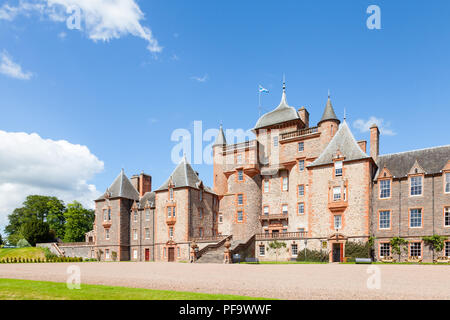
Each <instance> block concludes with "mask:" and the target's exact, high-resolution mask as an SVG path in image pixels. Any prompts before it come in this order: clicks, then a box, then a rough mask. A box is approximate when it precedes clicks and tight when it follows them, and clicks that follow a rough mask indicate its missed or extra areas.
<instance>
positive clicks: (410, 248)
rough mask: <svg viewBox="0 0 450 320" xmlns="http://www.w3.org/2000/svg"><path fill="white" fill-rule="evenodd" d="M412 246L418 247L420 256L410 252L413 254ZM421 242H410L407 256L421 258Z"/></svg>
mask: <svg viewBox="0 0 450 320" xmlns="http://www.w3.org/2000/svg"><path fill="white" fill-rule="evenodd" d="M413 245H419V248H420V249H419V250H420V255H417V254H414V255H413V254H412V252H413ZM422 249H423V248H422V242H410V244H409V256H410V257H420V258H421V257H422V254H423V252H422ZM414 250H417V248H414Z"/></svg>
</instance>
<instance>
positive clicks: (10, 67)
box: [0, 51, 33, 80]
mask: <svg viewBox="0 0 450 320" xmlns="http://www.w3.org/2000/svg"><path fill="white" fill-rule="evenodd" d="M0 73H2V74H4V75H7V76H9V77H12V78H15V79H20V80H30V79H31V77H32V76H33V74H32V73H31V72H24V71H22V67H21V66H20V65H19V64H18V63H15V62H14V61H13V60H12V58H11V57H10V56H9V54H8V53H7V52H6V51H3V52H2V53H1V54H0Z"/></svg>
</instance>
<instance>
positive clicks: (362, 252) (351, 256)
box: [345, 241, 371, 262]
mask: <svg viewBox="0 0 450 320" xmlns="http://www.w3.org/2000/svg"><path fill="white" fill-rule="evenodd" d="M370 247H371V246H370V243H369V242H365V243H363V242H360V241H349V242H347V243H346V244H345V256H346V257H347V258H348V259H347V261H348V262H353V261H354V260H355V259H356V258H370Z"/></svg>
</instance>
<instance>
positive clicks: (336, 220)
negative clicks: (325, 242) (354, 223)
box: [333, 214, 342, 230]
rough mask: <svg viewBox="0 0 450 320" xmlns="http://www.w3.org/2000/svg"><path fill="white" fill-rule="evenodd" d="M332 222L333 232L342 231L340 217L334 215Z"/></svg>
mask: <svg viewBox="0 0 450 320" xmlns="http://www.w3.org/2000/svg"><path fill="white" fill-rule="evenodd" d="M333 222H334V229H335V230H340V229H342V215H340V214H336V215H335V216H334V217H333Z"/></svg>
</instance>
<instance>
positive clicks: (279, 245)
mask: <svg viewBox="0 0 450 320" xmlns="http://www.w3.org/2000/svg"><path fill="white" fill-rule="evenodd" d="M269 248H270V249H274V250H275V255H276V260H277V261H278V251H279V250H280V249H281V248H286V242H282V241H281V242H280V241H278V240H275V241H272V242H270V243H269Z"/></svg>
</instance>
